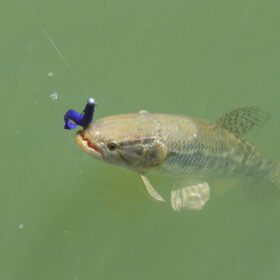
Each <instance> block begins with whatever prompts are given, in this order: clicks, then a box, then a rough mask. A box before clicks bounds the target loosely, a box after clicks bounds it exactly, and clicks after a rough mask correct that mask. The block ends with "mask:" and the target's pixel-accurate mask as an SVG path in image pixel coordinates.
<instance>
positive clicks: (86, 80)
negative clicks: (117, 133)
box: [0, 0, 280, 280]
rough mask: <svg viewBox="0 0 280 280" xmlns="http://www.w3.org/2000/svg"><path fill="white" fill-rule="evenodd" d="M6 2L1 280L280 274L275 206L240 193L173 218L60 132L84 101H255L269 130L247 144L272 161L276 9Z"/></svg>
mask: <svg viewBox="0 0 280 280" xmlns="http://www.w3.org/2000/svg"><path fill="white" fill-rule="evenodd" d="M2 2H3V3H2V5H1V9H0V22H1V25H0V30H1V44H0V51H1V58H0V71H1V76H0V91H1V94H0V97H1V120H2V135H1V145H0V151H1V179H0V279H1V280H25V279H26V280H27V279H28V280H37V279H40V280H50V279H51V280H56V279H57V280H66V279H67V280H71V279H73V280H88V279H97V280H99V279H106V280H107V279H122V280H123V279H136V280H137V279H139V280H140V279H141V280H142V279H189V280H201V279H207V280H208V279H210V280H211V279H215V280H224V279H226V280H227V279H239V280H241V279H242V280H243V279H246V280H249V279H254V280H258V279H260V280H262V279H269V280H271V279H279V278H280V242H279V237H280V223H279V217H280V199H277V198H276V199H271V198H265V199H262V198H257V199H256V198H255V197H254V195H251V194H250V193H249V192H247V191H245V190H243V189H241V188H237V189H236V190H232V191H228V192H225V193H224V194H219V195H213V196H212V197H211V200H210V201H209V203H208V204H207V206H206V207H205V208H204V209H203V210H202V211H201V212H199V213H193V212H184V213H181V214H177V213H175V212H173V211H172V209H171V207H170V203H169V202H168V203H165V204H157V203H154V202H153V201H151V200H149V199H148V197H147V196H146V194H145V191H144V188H143V185H142V183H141V181H140V178H139V176H137V175H136V174H133V173H131V172H129V171H127V170H123V169H120V168H117V167H113V166H108V165H106V164H104V163H102V162H98V161H95V160H93V159H91V158H90V157H89V156H88V155H86V154H84V153H83V152H82V150H81V149H79V148H78V147H77V146H76V144H75V142H74V136H75V132H72V131H71V132H69V131H65V130H64V129H63V114H64V112H65V111H66V110H67V109H69V108H74V109H77V110H82V108H83V106H84V104H85V101H86V99H87V98H88V96H90V95H91V96H93V97H94V98H95V99H96V100H97V101H98V108H97V112H96V117H97V118H99V117H102V116H107V115H112V114H118V113H125V112H135V111H139V110H141V109H146V110H148V111H152V112H165V113H172V114H188V115H193V116H199V117H203V118H208V119H213V120H214V119H215V118H216V117H218V116H219V115H221V114H222V113H224V112H226V111H228V110H229V109H232V108H234V107H238V106H242V105H257V106H260V107H262V108H263V110H264V111H267V112H269V113H270V115H271V120H270V122H269V123H268V124H267V125H266V126H265V127H264V128H262V129H260V130H259V131H258V132H256V133H255V134H253V135H250V136H249V139H250V141H252V142H253V143H255V144H257V146H258V147H260V148H261V149H262V150H263V151H264V152H265V153H266V154H268V155H270V156H271V157H273V158H275V159H278V160H279V159H280V152H279V147H278V143H279V140H280V134H279V117H280V114H279V108H278V107H279V100H280V98H279V92H280V84H279V80H280V71H279V67H280V62H279V61H280V37H279V24H280V17H279V9H280V2H279V1H273V0H269V1H259V0H245V1H244V0H242V1H241V0H238V1H224V0H214V1H206V0H204V1H201V0H200V1H197V0H196V1H195V0H192V1H183V0H182V1H178V0H176V1H153V0H152V1H148V0H141V1H134V0H130V1H129V0H119V1H113V0H106V1H101V0H100V1H90V0H85V1H80V2H79V1H66V0H60V1H54V0H49V1H35V0H32V1H28V2H27V5H28V6H29V7H31V11H32V12H31V13H30V11H29V10H28V8H27V7H26V6H24V4H23V3H22V2H21V1H9V2H8V1H2ZM32 13H33V14H34V17H33V16H32V15H31V14H32ZM42 28H43V29H44V30H46V31H47V33H48V34H49V35H50V36H51V39H52V40H53V42H54V43H55V44H56V45H57V46H58V48H59V49H60V50H61V52H62V54H63V55H64V56H65V57H66V59H67V60H68V62H65V61H64V60H63V59H62V58H61V57H60V56H59V55H58V53H57V52H56V51H55V48H54V46H52V44H51V42H50V40H48V39H47V36H46V34H44V30H42ZM68 63H70V65H71V69H73V70H74V72H75V73H76V74H74V75H73V74H72V72H73V71H72V70H70V69H69V67H68ZM51 74H53V75H51ZM77 77H78V78H77ZM81 83H82V84H83V85H85V86H86V87H87V88H88V90H89V92H87V91H86V90H84V86H82V85H81ZM54 92H56V93H57V94H58V99H56V100H52V98H51V94H52V93H54ZM151 179H152V181H153V183H154V185H155V186H156V188H157V189H158V190H159V191H160V192H161V189H162V191H163V193H164V194H165V195H166V194H168V191H167V190H168V188H169V187H170V181H169V180H166V179H164V178H160V177H152V178H151Z"/></svg>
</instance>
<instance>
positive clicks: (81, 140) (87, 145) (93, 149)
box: [76, 130, 102, 158]
mask: <svg viewBox="0 0 280 280" xmlns="http://www.w3.org/2000/svg"><path fill="white" fill-rule="evenodd" d="M76 141H77V144H78V145H79V146H81V148H82V149H83V150H84V151H85V152H87V153H89V154H91V155H92V156H95V157H99V158H100V157H101V155H102V151H101V149H100V148H99V147H97V146H96V145H94V144H93V143H92V142H91V141H90V140H88V139H87V138H86V137H85V134H84V132H83V130H82V131H79V132H78V133H77V136H76Z"/></svg>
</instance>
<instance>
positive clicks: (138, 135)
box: [76, 106, 280, 212]
mask: <svg viewBox="0 0 280 280" xmlns="http://www.w3.org/2000/svg"><path fill="white" fill-rule="evenodd" d="M268 119H269V115H268V114H265V113H263V112H262V111H261V110H260V109H259V108H257V107H253V106H246V107H239V108H236V109H233V110H231V111H229V112H228V113H226V114H224V115H222V116H221V117H220V118H218V119H217V120H216V121H214V122H213V121H208V120H205V119H201V118H196V117H190V116H185V115H171V114H161V113H150V112H147V111H140V112H138V113H128V114H121V115H114V116H108V117H104V118H101V119H98V120H96V121H95V122H93V123H91V124H89V125H88V126H87V127H86V128H85V129H83V130H81V131H79V132H78V133H77V135H76V142H77V144H78V145H79V146H80V147H81V148H82V149H83V150H84V151H85V152H86V153H87V154H89V155H91V156H92V157H93V158H95V159H99V160H102V161H104V162H106V163H109V164H113V165H117V166H122V167H125V168H128V169H130V170H132V171H134V172H136V173H138V174H139V175H140V176H141V178H142V181H143V183H144V185H145V186H146V189H147V191H148V193H149V195H150V196H151V197H152V198H153V199H154V200H155V201H159V202H164V201H165V199H164V198H163V197H162V196H161V194H160V193H159V192H158V191H157V190H156V189H155V188H154V187H153V185H152V183H151V182H150V181H149V179H148V178H147V174H150V173H159V174H165V175H169V176H173V177H175V178H180V181H179V183H177V184H176V186H175V187H174V188H173V189H172V191H171V205H172V208H173V209H174V210H175V211H178V212H180V211H181V210H182V209H192V210H201V209H202V208H203V207H204V205H205V204H206V202H207V201H208V200H209V198H210V186H209V183H208V181H209V180H208V179H209V178H211V177H219V176H223V177H231V176H244V177H246V178H254V180H255V182H260V181H261V182H263V183H264V184H268V185H273V186H279V185H280V167H279V164H277V163H275V162H274V161H273V160H271V159H270V158H268V157H267V156H264V155H263V154H262V153H261V152H260V151H259V150H258V149H257V147H256V146H254V145H253V144H251V143H250V142H248V141H246V140H245V139H244V138H243V136H244V135H245V134H247V133H248V132H250V131H251V130H253V129H254V128H256V127H257V126H260V125H262V124H264V123H266V121H267V120H268Z"/></svg>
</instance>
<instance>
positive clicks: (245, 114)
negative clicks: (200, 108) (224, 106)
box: [216, 106, 269, 137]
mask: <svg viewBox="0 0 280 280" xmlns="http://www.w3.org/2000/svg"><path fill="white" fill-rule="evenodd" d="M268 119H269V115H268V114H266V113H263V112H262V111H261V110H260V109H259V108H257V107H249V106H248V107H240V108H236V109H233V110H231V111H229V112H228V113H226V114H224V115H223V116H221V117H220V118H219V119H218V120H217V121H216V124H217V125H218V126H219V127H222V128H224V129H227V130H228V131H230V132H231V133H232V134H234V135H235V136H239V137H240V136H243V135H244V134H246V133H247V132H249V131H251V130H252V129H253V128H255V127H257V126H259V125H262V124H264V123H265V122H266V121H267V120H268Z"/></svg>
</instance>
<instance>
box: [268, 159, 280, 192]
mask: <svg viewBox="0 0 280 280" xmlns="http://www.w3.org/2000/svg"><path fill="white" fill-rule="evenodd" d="M267 180H268V181H269V182H270V183H271V184H272V185H273V186H274V187H277V188H278V189H279V190H280V164H279V163H274V164H273V166H272V167H271V169H270V172H269V174H268V176H267Z"/></svg>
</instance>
